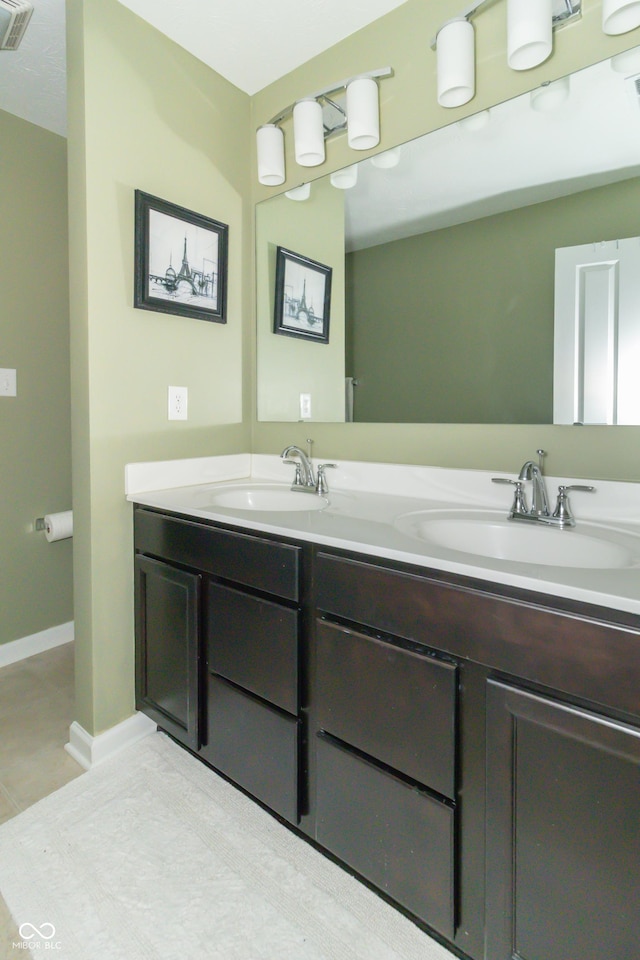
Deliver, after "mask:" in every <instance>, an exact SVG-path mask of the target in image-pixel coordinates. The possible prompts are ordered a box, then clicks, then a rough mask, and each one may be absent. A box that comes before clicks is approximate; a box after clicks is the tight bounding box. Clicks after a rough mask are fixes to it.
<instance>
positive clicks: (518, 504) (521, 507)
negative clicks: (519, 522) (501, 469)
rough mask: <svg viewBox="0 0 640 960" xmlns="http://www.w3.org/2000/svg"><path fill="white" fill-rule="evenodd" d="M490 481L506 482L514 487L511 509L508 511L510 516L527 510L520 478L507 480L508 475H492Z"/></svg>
mask: <svg viewBox="0 0 640 960" xmlns="http://www.w3.org/2000/svg"><path fill="white" fill-rule="evenodd" d="M491 482H492V483H508V484H510V485H511V486H512V487H515V488H516V489H515V493H514V495H513V504H512V505H511V510H510V511H509V516H510V517H520V516H522V515H523V514H526V513H528V512H529V509H528V507H527V500H526V497H525V495H524V483H523V481H522V480H509V479H508V477H492V478H491Z"/></svg>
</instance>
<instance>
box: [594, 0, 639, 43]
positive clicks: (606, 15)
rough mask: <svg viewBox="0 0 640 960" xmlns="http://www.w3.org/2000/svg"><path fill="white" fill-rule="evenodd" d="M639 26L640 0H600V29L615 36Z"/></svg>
mask: <svg viewBox="0 0 640 960" xmlns="http://www.w3.org/2000/svg"><path fill="white" fill-rule="evenodd" d="M636 27H640V0H602V29H603V31H604V32H605V33H606V34H609V35H611V36H616V35H617V34H619V33H627V31H629V30H634V29H635V28H636Z"/></svg>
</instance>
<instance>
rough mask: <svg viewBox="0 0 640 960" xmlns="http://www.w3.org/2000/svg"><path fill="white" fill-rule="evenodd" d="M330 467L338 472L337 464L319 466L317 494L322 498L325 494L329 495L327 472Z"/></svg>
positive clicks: (320, 464)
mask: <svg viewBox="0 0 640 960" xmlns="http://www.w3.org/2000/svg"><path fill="white" fill-rule="evenodd" d="M328 467H330V468H331V469H332V470H336V469H337V467H338V464H337V463H319V464H318V479H317V481H316V493H317V494H319V495H320V496H322V494H324V493H329V484H328V483H327V478H326V476H325V470H326V469H327V468H328Z"/></svg>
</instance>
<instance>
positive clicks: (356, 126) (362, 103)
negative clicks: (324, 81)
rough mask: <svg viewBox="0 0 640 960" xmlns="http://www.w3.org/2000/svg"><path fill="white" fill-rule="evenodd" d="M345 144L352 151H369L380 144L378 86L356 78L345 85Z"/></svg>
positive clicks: (364, 79)
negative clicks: (346, 143)
mask: <svg viewBox="0 0 640 960" xmlns="http://www.w3.org/2000/svg"><path fill="white" fill-rule="evenodd" d="M346 106H347V142H348V144H349V146H350V147H351V149H352V150H371V148H372V147H377V145H378V144H379V143H380V106H379V102H378V84H377V83H376V81H375V80H374V79H373V78H372V77H358V78H357V79H356V80H352V81H351V83H349V84H348V85H347V104H346Z"/></svg>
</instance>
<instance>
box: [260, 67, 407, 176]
mask: <svg viewBox="0 0 640 960" xmlns="http://www.w3.org/2000/svg"><path fill="white" fill-rule="evenodd" d="M391 76H393V70H392V68H391V67H381V68H380V69H378V70H370V71H369V72H368V73H361V74H357V75H356V76H353V77H349V78H347V79H346V80H340V81H339V82H338V83H334V84H332V85H331V86H330V87H325V88H324V89H322V90H318V91H317V92H316V93H312V94H309V96H306V97H301V98H300V100H296V102H295V103H291V104H289V106H287V107H285V108H284V110H281V111H280V112H279V113H277V114H276V115H275V116H274V117H272V118H271V120H269V121H268V123H265V124H262V126H260V127H258V130H257V132H256V145H257V152H258V180H259V181H260V183H262V184H264V185H265V186H269V187H276V186H279V185H280V184H281V183H284V181H285V161H284V132H283V130H282V128H281V127H280V124H281V123H282V122H283V121H284V120H286V119H287V118H288V117H289V116H293V138H294V146H295V158H296V163H298V164H299V165H300V166H303V167H315V166H317V165H318V164H320V163H323V162H324V159H325V141H326V140H327V139H328V138H329V137H331V136H333V134H335V133H340V132H341V131H342V130H345V129H346V130H347V142H348V144H349V146H350V147H351V149H352V150H370V149H372V148H373V147H375V146H377V145H378V143H379V142H380V108H379V97H378V81H379V80H382V79H384V78H385V77H391ZM343 91H344V92H345V94H346V97H345V101H346V102H345V104H344V106H343V105H342V104H341V103H340V102H338V100H339V97H340V95H341V94H342V93H343Z"/></svg>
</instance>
